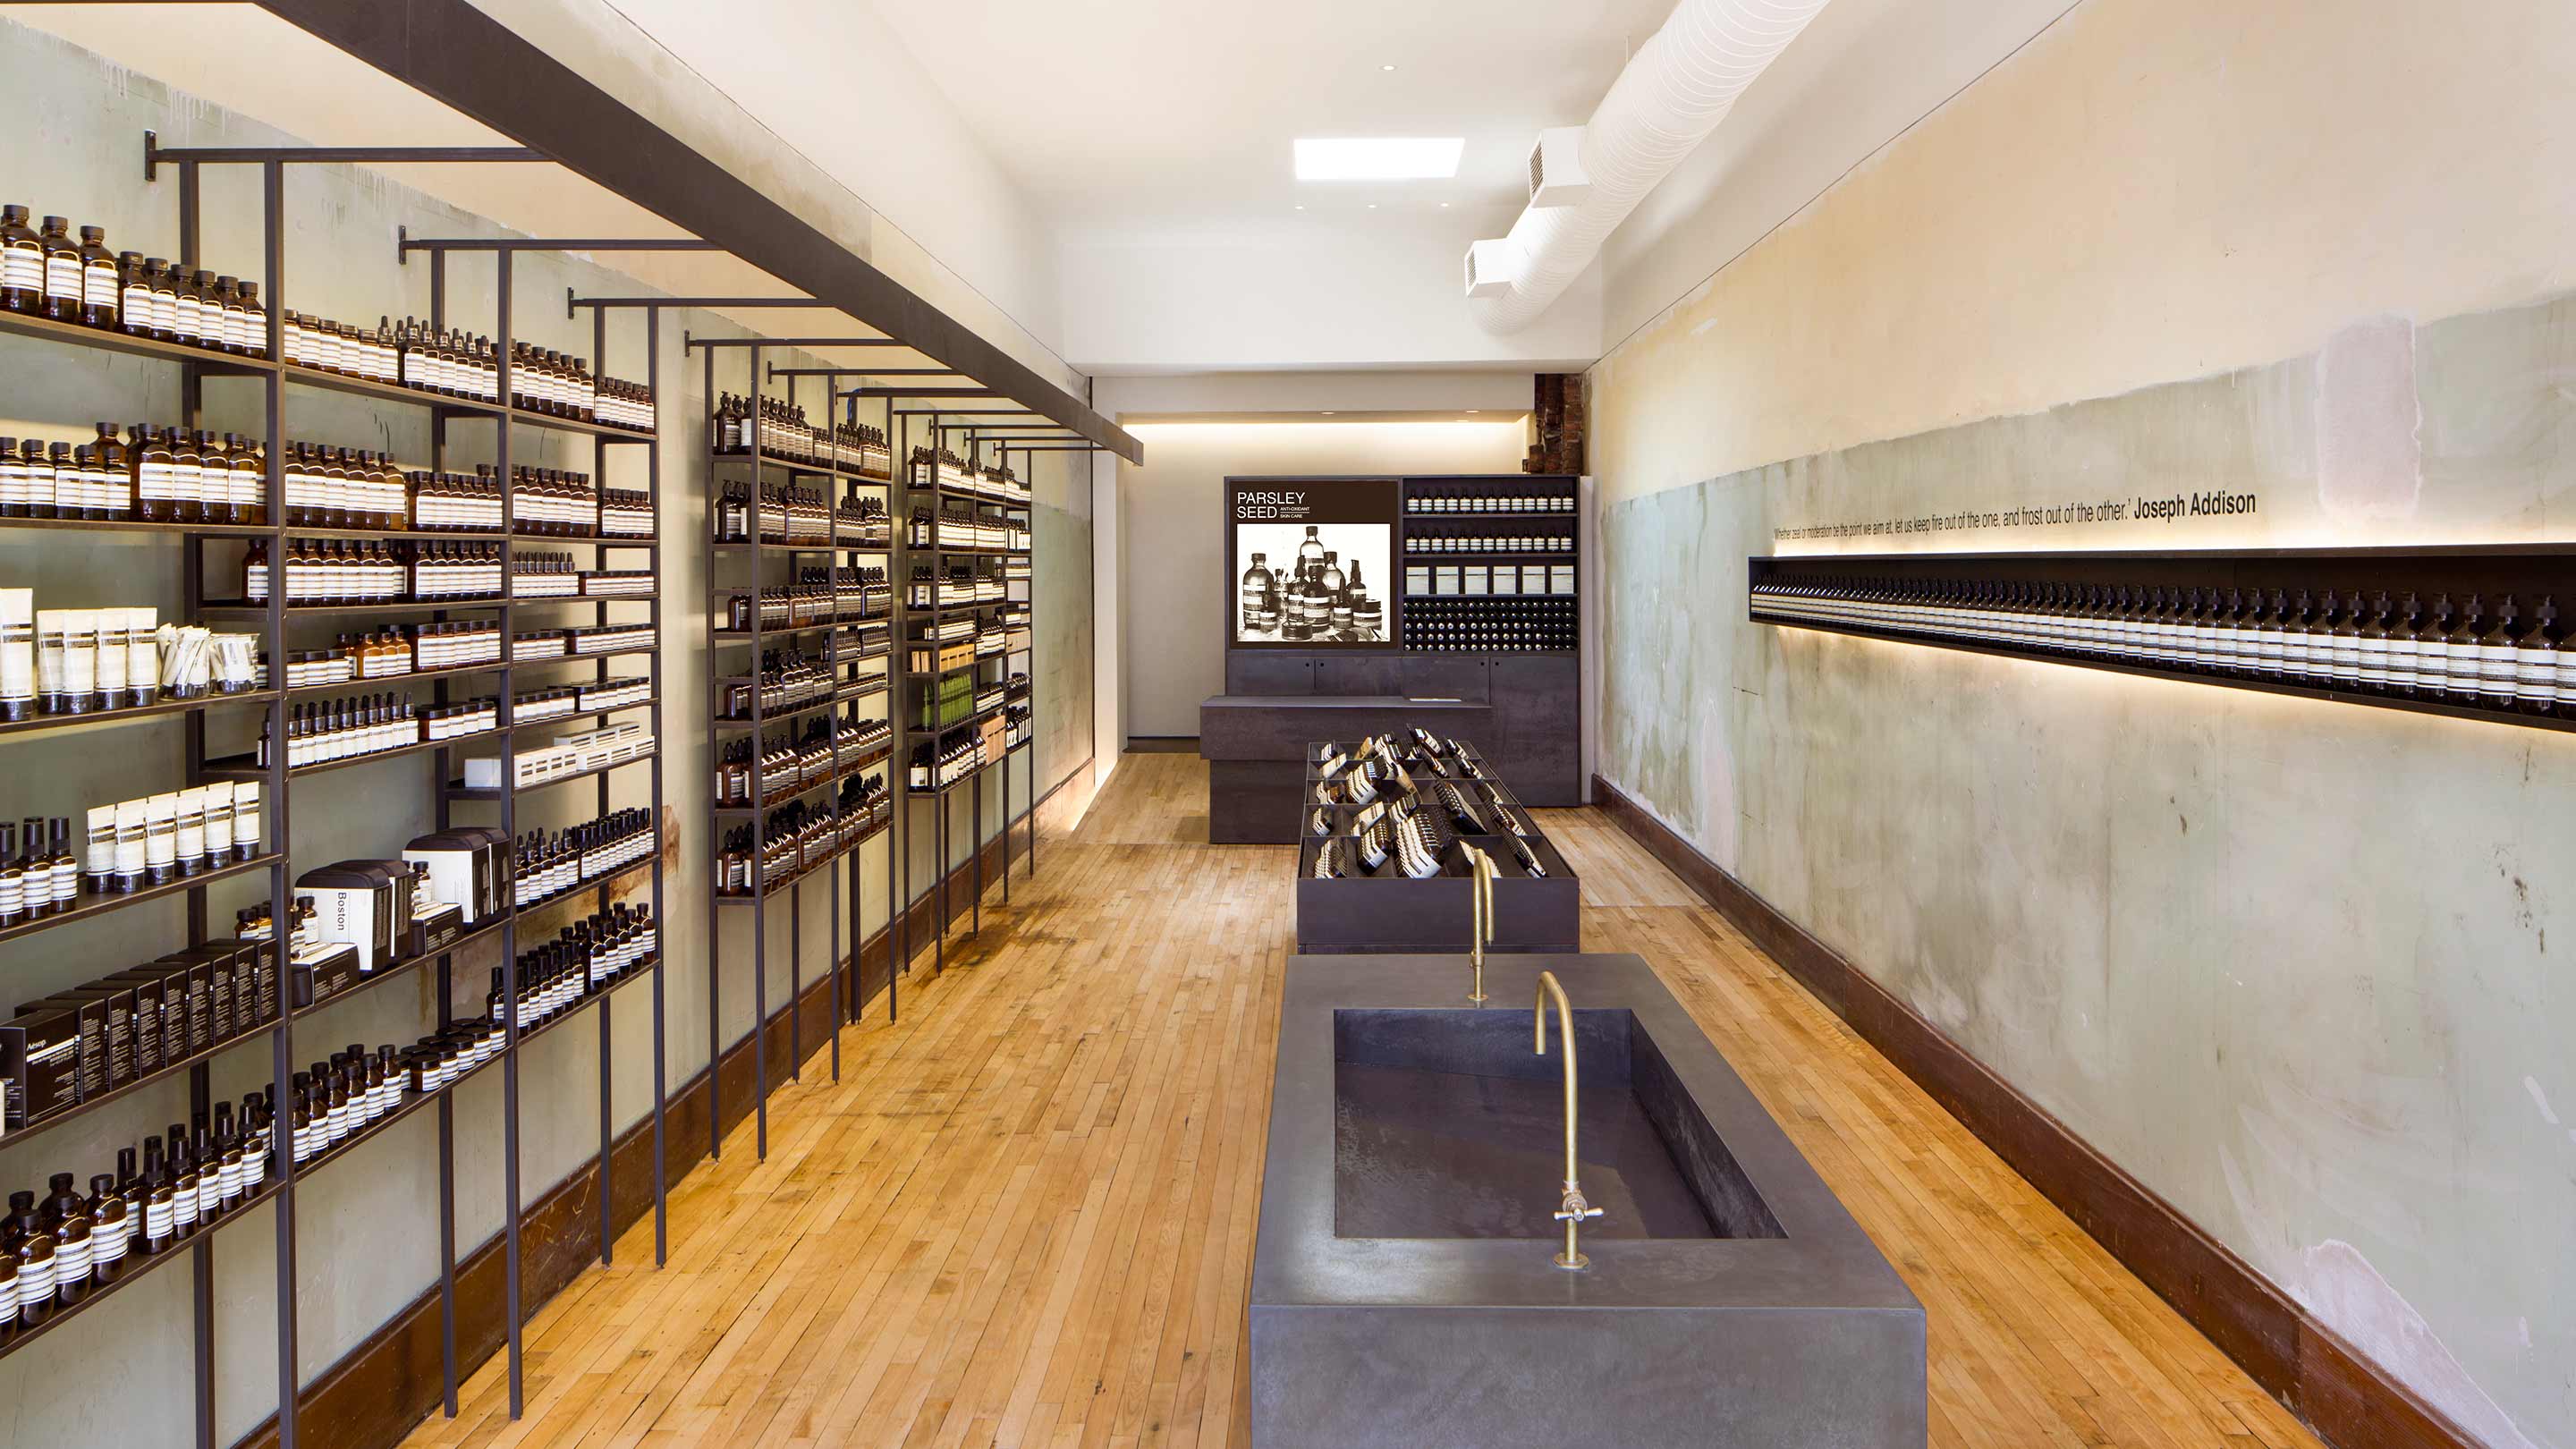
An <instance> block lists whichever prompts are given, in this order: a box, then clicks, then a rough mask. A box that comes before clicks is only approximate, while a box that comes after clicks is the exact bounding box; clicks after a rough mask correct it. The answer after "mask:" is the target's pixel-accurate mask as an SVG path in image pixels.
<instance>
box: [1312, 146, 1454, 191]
mask: <svg viewBox="0 0 2576 1449" xmlns="http://www.w3.org/2000/svg"><path fill="white" fill-rule="evenodd" d="M1296 147H1297V179H1298V180H1300V181H1427V180H1433V179H1436V178H1446V177H1451V176H1455V175H1457V174H1458V157H1459V156H1460V154H1461V153H1463V152H1464V151H1465V150H1466V149H1467V141H1466V138H1465V137H1463V136H1374V137H1338V136H1337V137H1322V138H1317V137H1307V136H1301V137H1299V138H1298V139H1297V142H1296Z"/></svg>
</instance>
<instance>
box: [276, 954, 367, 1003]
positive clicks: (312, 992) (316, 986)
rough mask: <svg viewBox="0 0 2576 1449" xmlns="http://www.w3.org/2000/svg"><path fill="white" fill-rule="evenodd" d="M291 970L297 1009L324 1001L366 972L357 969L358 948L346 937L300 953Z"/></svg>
mask: <svg viewBox="0 0 2576 1449" xmlns="http://www.w3.org/2000/svg"><path fill="white" fill-rule="evenodd" d="M292 970H293V974H294V978H295V1009H296V1010H297V1011H305V1010H309V1009H310V1008H312V1007H316V1006H319V1005H321V1004H322V1003H323V1002H326V1001H328V1000H330V999H331V998H332V997H334V996H337V995H339V994H340V993H341V992H343V991H346V990H348V989H349V988H350V987H352V986H355V985H357V984H358V982H359V981H360V980H362V979H364V977H365V975H366V973H365V972H363V971H361V970H359V969H358V948H357V947H355V946H352V945H350V944H348V943H347V942H345V941H331V942H326V943H325V944H323V945H321V946H319V947H317V948H315V949H314V950H312V951H310V952H308V953H306V954H305V955H303V956H301V957H298V958H297V959H296V960H295V962H294V964H293V967H292Z"/></svg>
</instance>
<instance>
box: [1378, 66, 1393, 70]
mask: <svg viewBox="0 0 2576 1449" xmlns="http://www.w3.org/2000/svg"><path fill="white" fill-rule="evenodd" d="M1378 69H1379V70H1393V69H1395V67H1394V66H1391V65H1382V66H1379V67H1378Z"/></svg>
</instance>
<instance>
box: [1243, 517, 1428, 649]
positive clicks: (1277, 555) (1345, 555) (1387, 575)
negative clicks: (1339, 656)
mask: <svg viewBox="0 0 2576 1449" xmlns="http://www.w3.org/2000/svg"><path fill="white" fill-rule="evenodd" d="M1403 512H1404V489H1403V485H1402V483H1401V482H1400V481H1399V480H1397V479H1393V478H1303V479H1301V478H1229V479H1227V480H1226V500H1225V518H1226V544H1227V547H1226V558H1227V559H1228V560H1229V568H1230V570H1231V573H1230V575H1229V576H1230V577H1231V578H1233V579H1234V580H1235V581H1236V586H1235V590H1234V623H1233V628H1232V629H1231V631H1230V632H1229V633H1228V635H1227V642H1228V643H1229V644H1230V645H1231V646H1232V647H1234V648H1237V649H1262V648H1285V649H1392V648H1394V647H1395V624H1396V621H1395V618H1394V617H1393V616H1394V606H1393V605H1392V603H1391V602H1389V601H1390V599H1391V598H1392V595H1393V592H1394V578H1395V570H1394V565H1395V530H1396V524H1397V521H1398V520H1399V519H1400V518H1401V517H1402V515H1403Z"/></svg>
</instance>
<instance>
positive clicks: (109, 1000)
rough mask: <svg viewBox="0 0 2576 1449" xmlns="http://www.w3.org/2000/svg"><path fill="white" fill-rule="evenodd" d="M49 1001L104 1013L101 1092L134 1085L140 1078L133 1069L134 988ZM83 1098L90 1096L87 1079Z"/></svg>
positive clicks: (89, 990) (85, 990) (67, 994)
mask: <svg viewBox="0 0 2576 1449" xmlns="http://www.w3.org/2000/svg"><path fill="white" fill-rule="evenodd" d="M49 999H51V1000H54V1001H59V1002H64V1003H66V1004H71V1005H76V1006H77V1007H78V1008H79V1009H80V1010H81V1011H82V1012H83V1013H84V1014H86V1013H87V1012H88V1011H89V1009H90V1008H91V1006H92V1005H95V1006H96V1007H97V1008H98V1009H99V1011H100V1012H101V1013H102V1015H101V1018H100V1032H99V1044H100V1049H101V1052H102V1055H101V1058H100V1063H101V1066H102V1068H103V1070H104V1076H103V1078H102V1080H101V1082H100V1085H99V1088H98V1090H100V1091H102V1092H113V1091H115V1090H116V1089H117V1088H119V1087H125V1086H131V1085H133V1082H134V1078H135V1076H136V1075H137V1073H136V1071H135V1067H134V988H133V987H131V986H121V985H116V984H113V983H104V984H98V985H91V986H84V987H81V988H79V989H78V990H75V991H58V992H56V993H54V995H53V996H52V997H51V998H49ZM82 1033H83V1035H84V1036H86V1035H87V1033H88V1027H87V1026H86V1025H84V1026H83V1027H82ZM81 1096H82V1098H83V1099H84V1100H86V1099H87V1098H88V1096H89V1081H88V1079H87V1078H86V1077H84V1078H83V1079H82V1082H81Z"/></svg>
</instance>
